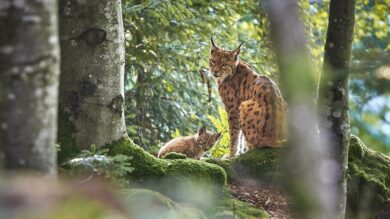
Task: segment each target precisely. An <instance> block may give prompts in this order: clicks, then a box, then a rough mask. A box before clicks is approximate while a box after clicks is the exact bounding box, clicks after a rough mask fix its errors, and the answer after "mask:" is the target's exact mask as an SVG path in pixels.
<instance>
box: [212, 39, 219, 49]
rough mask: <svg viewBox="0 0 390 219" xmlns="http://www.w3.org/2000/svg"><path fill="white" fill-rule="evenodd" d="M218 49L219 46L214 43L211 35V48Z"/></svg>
mask: <svg viewBox="0 0 390 219" xmlns="http://www.w3.org/2000/svg"><path fill="white" fill-rule="evenodd" d="M214 49H219V47H218V46H217V45H216V44H215V43H214V40H213V37H211V50H214Z"/></svg>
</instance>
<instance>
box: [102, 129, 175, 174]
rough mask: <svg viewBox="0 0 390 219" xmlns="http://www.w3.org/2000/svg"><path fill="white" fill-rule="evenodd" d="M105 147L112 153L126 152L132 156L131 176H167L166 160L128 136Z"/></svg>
mask: <svg viewBox="0 0 390 219" xmlns="http://www.w3.org/2000/svg"><path fill="white" fill-rule="evenodd" d="M105 147H107V148H109V149H110V153H111V154H113V155H114V154H124V155H128V156H131V157H132V161H131V163H132V167H134V171H133V172H132V175H131V177H132V178H135V179H159V178H162V177H164V176H167V174H168V173H167V171H168V164H167V162H166V161H164V160H161V159H157V158H156V157H154V156H152V155H151V154H149V153H148V152H146V151H145V150H144V149H142V148H141V147H139V146H138V145H136V144H135V143H134V142H133V141H132V140H131V139H130V138H128V137H127V136H125V137H123V138H121V139H119V140H117V141H114V142H111V143H110V144H108V145H106V146H105Z"/></svg>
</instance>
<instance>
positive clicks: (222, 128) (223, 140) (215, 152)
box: [207, 105, 230, 157]
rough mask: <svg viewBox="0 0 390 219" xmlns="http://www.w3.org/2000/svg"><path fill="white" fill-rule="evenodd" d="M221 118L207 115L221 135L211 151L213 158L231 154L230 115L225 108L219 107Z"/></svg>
mask: <svg viewBox="0 0 390 219" xmlns="http://www.w3.org/2000/svg"><path fill="white" fill-rule="evenodd" d="M218 115H219V117H218V118H217V117H214V116H212V115H207V117H208V119H209V120H210V121H211V123H212V124H213V125H214V127H215V129H216V130H217V131H218V132H220V133H221V137H220V138H219V141H218V142H217V144H215V146H214V147H212V148H211V149H210V150H209V153H210V154H211V156H212V157H223V155H225V154H229V152H230V135H229V123H228V115H227V112H226V111H225V109H224V108H223V106H221V105H219V106H218Z"/></svg>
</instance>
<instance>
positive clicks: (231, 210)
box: [212, 195, 269, 219]
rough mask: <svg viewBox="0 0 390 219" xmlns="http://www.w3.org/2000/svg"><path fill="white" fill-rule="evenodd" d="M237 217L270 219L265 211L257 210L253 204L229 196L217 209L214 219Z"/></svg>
mask: <svg viewBox="0 0 390 219" xmlns="http://www.w3.org/2000/svg"><path fill="white" fill-rule="evenodd" d="M234 216H236V217H234ZM237 217H238V218H245V219H252V218H253V219H254V218H257V219H259V218H269V217H268V215H267V214H266V213H265V212H264V211H262V210H260V209H258V208H255V207H254V206H253V205H252V204H249V203H246V202H242V201H240V200H237V199H234V198H232V197H231V195H227V197H226V198H225V199H224V200H223V202H222V203H221V205H220V206H218V207H216V208H215V212H214V214H213V217H212V218H221V219H225V218H232V219H234V218H237Z"/></svg>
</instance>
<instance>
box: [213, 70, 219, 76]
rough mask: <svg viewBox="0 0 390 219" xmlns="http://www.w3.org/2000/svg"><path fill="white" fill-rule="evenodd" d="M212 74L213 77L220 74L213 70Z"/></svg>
mask: <svg viewBox="0 0 390 219" xmlns="http://www.w3.org/2000/svg"><path fill="white" fill-rule="evenodd" d="M212 74H213V75H214V76H215V77H219V76H220V74H219V71H213V72H212Z"/></svg>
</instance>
